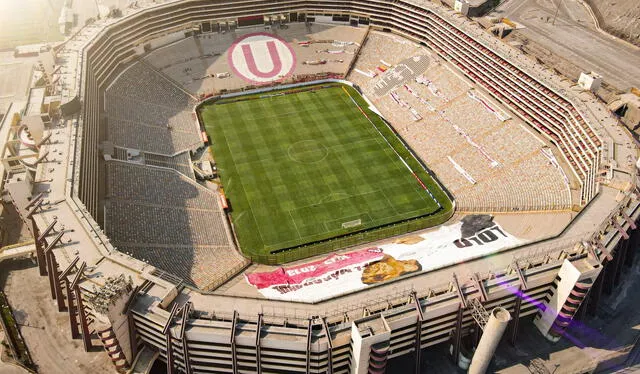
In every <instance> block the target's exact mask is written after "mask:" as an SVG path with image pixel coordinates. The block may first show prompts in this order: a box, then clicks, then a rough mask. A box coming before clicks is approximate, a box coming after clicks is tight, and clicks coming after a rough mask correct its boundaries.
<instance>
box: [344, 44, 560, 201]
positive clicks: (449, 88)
mask: <svg viewBox="0 0 640 374" xmlns="http://www.w3.org/2000/svg"><path fill="white" fill-rule="evenodd" d="M395 38H397V37H396V36H392V35H388V34H385V33H380V32H372V33H370V35H369V38H368V39H367V42H366V43H365V45H364V46H363V48H362V50H361V54H360V56H359V59H358V61H357V63H356V68H358V67H360V68H361V69H363V70H364V69H366V68H367V67H368V66H375V64H377V63H379V56H380V55H379V54H378V53H377V51H378V50H379V49H380V48H381V46H383V45H387V44H390V43H389V39H395ZM411 44H412V45H407V43H404V44H399V45H396V46H395V49H394V53H395V54H394V55H393V56H394V58H395V59H396V61H398V64H400V65H402V66H403V69H404V65H405V63H404V62H405V61H411V60H412V57H413V53H418V55H421V54H424V52H423V48H422V47H420V46H419V45H417V44H413V43H411ZM389 63H391V62H389ZM413 73H414V74H402V77H403V79H404V80H403V81H398V82H396V85H395V86H390V85H385V86H386V87H387V88H388V89H387V90H380V89H379V87H380V82H388V81H389V79H388V78H387V75H391V76H397V75H398V74H397V72H395V71H394V70H388V71H387V72H386V73H383V74H381V75H379V76H378V77H375V78H368V77H365V76H363V75H361V74H358V73H357V72H353V73H351V74H350V76H349V79H350V80H353V81H357V82H358V83H359V84H360V86H361V88H362V89H363V90H364V91H365V93H367V94H368V95H369V96H370V97H372V98H373V99H374V102H375V104H376V106H377V107H378V109H379V110H381V111H382V113H383V115H384V116H385V117H386V118H387V119H388V120H389V121H390V122H391V124H392V125H393V126H394V127H395V128H396V131H398V133H399V134H400V135H402V137H403V138H404V139H405V141H406V142H407V143H408V144H409V146H411V147H412V148H413V150H414V151H415V152H416V153H417V154H418V155H419V156H420V157H421V158H422V159H423V160H424V161H425V163H426V164H427V165H428V166H429V168H431V169H432V170H433V171H434V172H435V174H436V175H437V176H438V178H439V179H440V180H441V181H442V182H443V184H444V185H445V186H447V189H448V190H449V191H450V192H451V193H452V194H453V195H454V197H455V198H456V205H457V208H458V210H461V211H483V212H487V211H494V212H500V211H526V210H563V209H569V208H570V207H571V198H572V197H571V193H570V191H569V181H568V180H567V178H566V177H564V174H563V172H562V170H561V169H559V168H557V167H555V166H554V165H552V164H551V163H550V161H549V159H548V158H547V157H545V156H544V155H543V154H542V153H541V150H542V148H543V147H545V143H544V142H542V141H541V140H539V139H537V138H536V136H535V135H533V134H532V133H531V132H530V131H527V130H526V129H525V128H524V127H523V126H522V125H521V124H519V123H518V122H517V121H514V120H511V119H509V120H507V121H502V120H501V119H500V118H498V117H497V116H496V115H495V114H494V113H492V112H490V111H489V110H488V109H487V108H484V107H483V105H482V104H481V103H479V102H478V101H477V100H474V99H472V98H471V97H470V96H469V95H470V94H471V95H479V93H476V92H475V90H473V89H472V88H471V85H470V84H468V83H467V82H466V81H465V80H464V79H463V78H462V77H460V76H458V75H457V74H455V73H454V72H453V71H451V70H450V69H449V68H447V67H446V66H445V65H443V64H442V63H440V62H437V61H433V62H432V63H431V65H429V66H426V67H424V71H418V72H415V71H414V72H413ZM415 73H417V74H418V75H420V77H421V78H422V80H425V79H426V80H428V81H429V82H430V86H427V85H426V84H422V83H418V82H416V80H415V78H414V77H415V76H416V74H415ZM409 90H411V91H412V92H413V93H411V92H410V91H409ZM387 92H389V94H387ZM391 93H393V94H394V95H396V98H398V99H399V100H400V101H402V102H403V103H404V105H407V106H406V107H403V106H402V105H400V104H398V103H397V102H395V100H394V99H393V98H392V97H391ZM409 107H410V108H412V109H414V110H415V111H417V112H418V113H419V116H420V118H421V119H420V120H417V121H416V117H415V116H414V114H413V113H412V112H411V111H410V110H409ZM492 108H493V109H494V110H496V111H502V110H501V109H500V108H499V107H498V105H495V104H492ZM465 136H466V137H468V140H467V139H465ZM470 142H473V143H474V144H471V143H470ZM447 156H450V157H451V158H452V159H453V160H454V162H456V163H457V164H458V165H460V166H461V167H462V168H463V169H464V170H465V171H466V172H468V173H469V174H470V175H471V176H472V177H473V179H474V180H475V181H476V183H475V184H471V183H470V181H469V180H467V179H466V178H465V177H463V176H462V175H461V173H460V172H458V171H457V170H456V169H455V166H454V164H453V163H452V162H451V161H450V160H449V159H448V158H447ZM494 162H495V163H497V164H495V165H494V164H493V163H494Z"/></svg>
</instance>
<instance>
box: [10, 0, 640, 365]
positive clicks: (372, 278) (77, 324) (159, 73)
mask: <svg viewBox="0 0 640 374" xmlns="http://www.w3.org/2000/svg"><path fill="white" fill-rule="evenodd" d="M55 53H56V61H58V62H59V63H60V65H61V66H62V68H61V69H57V70H55V72H54V73H53V75H54V76H55V75H56V74H61V75H64V79H65V85H64V87H63V89H62V91H61V96H62V98H63V104H62V111H63V112H65V111H66V112H67V113H66V116H65V118H64V119H61V120H60V121H59V122H56V123H53V122H52V123H50V124H48V127H46V128H45V130H44V131H42V130H40V133H41V134H40V136H38V139H37V140H36V141H35V142H34V141H32V140H29V141H27V140H24V139H26V138H25V135H23V134H24V133H25V131H26V130H27V129H28V130H29V133H30V134H36V133H38V131H37V129H36V127H35V126H32V125H29V124H28V123H26V121H24V120H23V121H22V123H20V122H19V121H18V123H16V124H15V128H16V130H15V133H16V137H17V138H18V139H23V140H24V141H22V142H17V143H19V144H22V145H21V146H22V147H23V148H25V147H26V148H28V149H29V150H30V152H35V156H32V157H37V158H38V161H37V162H36V163H34V164H29V165H26V164H25V165H26V166H27V169H28V170H29V171H28V172H27V174H28V175H29V176H28V177H26V178H24V177H20V175H19V173H17V172H16V173H15V176H13V178H8V179H7V182H6V184H5V187H6V189H7V190H8V193H9V196H10V198H11V200H12V202H13V204H14V206H15V207H16V210H17V211H18V212H19V214H20V216H21V218H22V219H23V220H24V222H25V223H26V224H27V225H28V226H29V227H30V229H31V233H32V235H33V237H34V240H35V243H36V256H37V262H38V267H39V272H40V275H41V276H47V277H48V278H49V282H50V287H51V297H52V298H53V299H55V302H56V305H57V308H58V310H59V311H60V312H63V311H64V312H65V313H66V314H67V315H68V318H69V325H70V327H71V335H72V338H73V339H79V340H81V341H82V343H83V346H84V348H85V349H86V350H87V351H88V350H91V349H92V347H100V346H101V347H103V348H104V350H105V352H106V354H108V355H109V357H110V359H111V361H112V362H113V364H114V367H115V369H116V370H118V371H120V372H126V371H127V370H129V369H130V368H132V366H133V365H135V363H136V362H138V360H139V359H140V357H141V356H143V355H146V356H148V357H152V358H153V359H152V360H150V362H153V361H154V360H155V359H157V360H160V361H162V362H163V365H165V366H166V370H167V372H168V373H178V372H184V373H222V372H228V373H285V372H286V373H290V372H291V373H292V372H306V373H368V372H370V373H381V372H385V370H386V369H387V366H388V364H389V363H390V362H392V361H393V360H394V359H395V358H404V359H405V360H410V361H411V362H412V365H411V366H412V368H415V372H417V373H419V372H421V370H422V368H423V367H424V361H423V359H422V357H423V354H424V352H425V351H428V350H431V349H435V348H437V347H443V346H444V347H446V350H447V351H448V352H449V353H450V355H451V357H452V360H453V361H454V362H455V363H456V365H459V366H460V367H461V368H467V367H469V366H470V372H484V371H485V370H486V369H487V367H488V365H489V364H490V361H491V357H492V354H493V350H495V345H497V342H499V341H500V339H501V338H502V336H503V335H505V338H508V339H509V341H510V342H512V343H515V342H516V341H517V340H518V336H519V330H520V328H519V325H520V323H521V322H522V323H530V324H533V325H534V326H535V328H536V329H537V330H539V333H540V334H542V335H543V336H544V337H546V338H547V339H548V340H550V341H557V340H559V339H560V337H561V336H563V334H564V332H565V330H566V329H567V328H568V327H569V326H570V325H571V324H572V323H573V322H574V321H578V320H580V319H582V318H584V316H585V314H586V313H592V312H593V311H595V310H596V308H597V307H598V302H599V299H600V297H601V295H602V294H603V293H610V292H611V291H612V289H613V288H615V287H616V286H618V285H619V284H620V283H621V282H622V281H623V279H622V278H621V273H622V269H623V268H624V267H625V266H627V267H628V266H630V265H631V264H632V263H633V259H634V252H635V250H636V249H635V248H636V247H637V238H638V233H637V230H636V222H637V219H638V216H639V215H640V197H639V196H638V190H637V172H638V169H637V166H636V161H637V160H638V146H637V144H636V143H635V141H634V139H633V137H632V136H631V135H630V134H629V133H628V131H627V130H626V128H624V127H623V126H621V125H620V124H619V123H618V121H617V119H616V118H615V117H614V116H612V115H611V113H610V112H609V111H608V110H606V107H604V105H603V104H601V103H600V102H598V101H597V100H594V99H593V95H592V94H591V93H590V92H588V91H584V90H582V89H580V88H579V87H577V86H576V85H575V84H574V83H573V82H571V81H569V80H567V79H562V78H561V77H560V76H558V75H557V74H555V73H554V72H553V71H549V70H548V69H546V68H545V67H544V66H542V65H540V64H538V63H537V62H535V61H531V60H530V59H529V58H528V57H527V56H524V55H523V54H522V53H520V52H519V51H518V50H516V49H514V48H512V47H511V46H508V45H506V44H503V43H501V42H500V41H499V40H497V39H495V38H494V37H492V36H491V34H489V33H486V32H484V31H483V30H482V28H481V27H480V26H479V25H478V24H477V23H475V22H473V21H471V20H470V19H468V18H466V17H464V16H462V15H460V14H459V13H458V12H456V11H454V10H452V9H449V8H446V7H444V6H442V5H437V4H434V3H431V2H427V1H422V0H406V1H405V0H402V1H393V2H389V1H378V0H374V1H361V0H350V1H332V0H322V1H306V0H302V1H300V0H278V1H235V0H226V1H217V2H211V1H203V0H181V1H165V2H163V3H160V2H158V3H156V2H154V3H153V4H148V5H145V6H140V7H134V8H129V9H127V11H126V12H125V14H124V15H123V16H122V17H118V18H106V19H103V20H100V21H97V22H96V23H94V24H91V25H89V26H87V27H84V28H82V29H81V30H80V31H79V32H78V33H76V34H74V35H73V36H72V37H71V38H69V39H68V40H67V41H65V42H64V43H63V44H62V45H61V46H59V47H58V48H57V49H56V51H55ZM73 108H75V109H73ZM29 136H31V135H29ZM18 147H20V145H19V146H18ZM43 160H44V161H43ZM41 161H43V162H41ZM16 171H17V169H16ZM10 174H11V173H10ZM25 186H27V187H25ZM505 330H506V331H505ZM483 342H484V343H483ZM494 343H495V344H494ZM487 347H489V348H487ZM491 347H493V348H491ZM413 363H415V364H413ZM390 365H391V364H390Z"/></svg>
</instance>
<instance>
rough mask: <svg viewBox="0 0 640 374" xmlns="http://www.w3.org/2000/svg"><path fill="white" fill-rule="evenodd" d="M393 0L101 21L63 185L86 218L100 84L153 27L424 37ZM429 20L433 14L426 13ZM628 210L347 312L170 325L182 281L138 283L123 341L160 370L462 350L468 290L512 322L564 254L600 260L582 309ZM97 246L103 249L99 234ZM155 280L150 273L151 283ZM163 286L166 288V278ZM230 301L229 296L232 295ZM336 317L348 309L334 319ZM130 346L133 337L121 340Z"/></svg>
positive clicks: (286, 365) (93, 201) (232, 316)
mask: <svg viewBox="0 0 640 374" xmlns="http://www.w3.org/2000/svg"><path fill="white" fill-rule="evenodd" d="M404 4H407V3H405V2H395V3H388V2H384V1H364V0H362V1H348V2H337V1H336V2H334V1H330V0H327V1H322V2H319V1H315V2H312V1H283V2H277V3H276V2H264V1H245V2H240V1H238V2H230V3H221V2H217V3H211V2H208V1H207V2H205V1H183V2H174V3H168V4H165V5H161V6H158V7H156V8H153V9H151V10H144V11H141V12H139V13H137V14H135V15H132V16H128V17H125V18H124V19H122V20H120V21H119V22H117V23H116V24H114V25H111V26H108V27H107V28H105V29H104V30H103V31H102V32H101V33H100V34H99V36H98V37H96V38H95V39H94V40H93V41H92V42H91V44H90V45H89V46H88V47H87V48H86V49H85V51H84V61H83V64H84V65H83V72H82V74H83V76H82V87H81V93H82V97H83V101H84V108H83V114H82V116H81V121H80V127H79V130H78V134H79V135H82V136H81V139H80V137H78V138H77V139H76V154H77V155H79V156H80V158H79V161H80V162H76V163H74V179H73V181H74V184H76V185H77V187H78V188H77V189H74V188H72V189H71V190H70V191H71V193H72V194H73V195H74V196H76V197H78V198H79V199H80V200H81V201H82V203H83V204H84V205H85V207H86V211H88V212H89V213H90V214H91V215H93V216H94V217H95V216H96V215H97V213H98V204H99V200H100V196H99V190H100V189H99V186H98V183H99V182H98V181H99V158H100V157H99V154H98V145H99V141H100V136H99V135H100V132H99V127H100V125H101V124H100V116H101V110H102V109H101V104H100V103H101V98H102V96H101V95H102V93H101V90H103V89H104V87H106V86H107V85H108V84H109V83H110V82H111V81H112V80H113V78H114V77H115V76H117V72H118V71H119V70H120V69H122V68H123V67H124V66H125V64H126V63H128V62H130V61H132V60H133V59H134V58H135V53H134V51H133V49H132V48H133V46H135V45H139V44H140V43H143V42H144V41H145V40H149V39H153V38H155V37H158V36H160V35H162V34H164V33H169V32H175V31H176V30H180V29H186V28H188V27H191V26H193V25H194V24H197V22H200V21H203V20H211V19H216V18H229V17H233V16H237V15H240V14H241V15H257V14H264V13H283V12H299V13H305V12H311V11H327V12H331V11H333V12H336V13H343V14H344V13H350V14H360V15H366V16H368V17H370V18H371V21H372V23H371V25H372V27H376V28H389V29H391V30H393V31H394V32H397V33H398V34H401V35H403V36H406V37H409V38H412V39H414V40H417V41H423V40H420V39H417V38H416V36H415V35H417V34H414V33H415V31H417V30H416V25H417V24H419V23H420V22H419V20H420V19H421V17H422V16H420V15H419V14H418V13H414V14H412V15H407V14H410V13H411V12H413V11H412V10H411V9H410V8H408V7H406V6H405V5H404ZM426 10H427V11H429V12H432V11H431V10H429V9H426ZM432 13H433V12H432ZM433 14H435V13H433ZM435 17H439V18H442V17H440V16H439V15H437V14H435ZM405 18H406V19H405ZM408 20H412V22H409V21H408ZM445 22H446V20H445ZM406 30H409V31H406ZM559 96H560V95H559ZM595 156H596V159H594V160H593V162H594V164H593V165H594V167H596V166H597V163H598V161H599V160H598V159H597V157H599V155H595ZM96 176H98V177H96ZM586 183H591V185H590V186H588V187H587V188H586V189H585V195H584V197H585V201H589V200H590V199H591V198H592V197H593V196H594V195H595V193H596V192H595V191H597V187H598V186H597V183H596V182H595V179H594V178H592V179H590V180H587V182H586ZM638 207H639V203H638V201H637V197H636V196H635V195H633V194H630V196H629V197H627V198H625V199H623V201H622V202H621V203H620V205H619V206H618V207H616V208H615V209H614V210H613V211H612V214H611V215H610V217H609V218H608V219H607V220H606V222H604V224H603V225H602V226H601V227H599V228H598V229H597V230H595V231H594V233H593V236H592V237H591V238H585V241H584V242H585V243H588V244H584V243H572V244H571V245H568V246H562V247H561V248H552V249H551V250H548V251H544V252H542V253H539V256H535V257H532V258H528V259H527V260H526V264H524V263H523V264H518V263H516V264H514V265H512V266H510V267H509V268H508V269H490V272H489V273H488V274H486V275H485V276H483V277H482V278H481V279H479V282H477V283H472V282H467V281H463V282H461V283H460V284H459V287H456V286H455V285H456V284H458V283H457V281H456V282H449V283H447V284H443V285H434V286H433V287H430V288H429V289H416V290H414V291H413V292H407V293H402V294H400V295H387V296H386V297H385V301H384V302H377V301H372V303H371V304H370V305H367V306H354V307H353V308H352V309H351V310H350V311H349V313H346V312H345V313H326V314H323V315H320V313H322V312H317V313H309V314H308V318H299V317H298V318H295V317H287V316H286V313H285V314H283V315H280V314H277V315H273V316H267V315H243V314H242V311H240V312H237V311H234V312H233V313H230V312H229V311H228V310H227V311H219V312H215V314H206V313H204V312H202V311H194V312H193V313H191V314H188V315H187V316H186V317H185V318H183V323H180V322H179V321H177V319H176V318H175V315H173V314H171V313H169V312H168V310H167V309H168V306H169V305H172V303H174V302H176V301H177V299H176V296H177V295H178V294H179V293H180V291H181V287H180V286H179V285H176V286H174V287H170V289H169V290H168V291H167V292H166V293H165V294H164V295H165V296H164V297H163V298H162V299H161V300H160V301H159V302H157V303H153V304H151V305H150V304H148V303H147V302H145V299H147V298H149V297H150V296H148V294H149V290H150V289H152V288H153V287H155V286H154V285H153V284H147V285H146V286H145V287H141V288H140V289H138V292H137V295H138V296H137V297H136V299H135V300H134V301H133V302H132V304H131V307H130V318H131V323H132V326H133V331H134V332H135V334H134V335H135V338H134V340H135V341H136V342H137V343H138V344H144V345H147V346H148V347H151V348H152V349H155V350H158V351H159V352H160V356H161V357H162V359H163V360H165V361H168V362H169V363H170V365H169V369H170V370H169V371H170V372H174V371H175V370H178V371H184V372H262V371H264V372H267V371H286V370H289V371H298V372H318V373H320V372H322V373H324V372H335V373H340V372H349V371H350V370H351V368H353V367H355V362H356V361H357V362H363V361H362V360H361V359H362V357H354V356H353V352H360V355H361V356H362V355H370V356H371V357H370V358H371V361H369V362H370V363H372V362H373V363H374V364H375V365H374V366H373V369H380V368H384V364H385V362H386V360H387V359H389V358H393V357H398V356H402V355H408V354H413V356H414V357H415V358H416V362H417V365H416V367H417V368H418V367H419V364H420V353H419V352H421V349H424V348H427V347H430V346H433V345H436V344H441V343H445V342H450V343H451V344H452V346H453V352H454V355H455V356H458V355H459V354H461V353H462V354H465V352H464V347H463V345H462V344H461V341H462V337H463V336H465V335H467V334H468V333H469V332H470V330H471V329H472V328H473V326H474V321H473V319H472V317H471V310H470V308H468V305H467V302H466V300H467V298H470V297H480V298H481V299H482V300H483V304H484V306H485V308H487V309H490V308H493V307H495V306H498V305H501V306H502V307H504V308H505V309H507V310H508V311H509V312H510V313H511V314H512V315H513V316H514V321H518V320H519V319H521V318H523V317H526V316H530V315H534V314H538V313H540V310H542V309H544V308H545V305H546V304H547V302H548V299H549V298H550V297H551V295H552V293H551V289H552V288H553V287H554V285H555V283H554V280H555V278H556V275H557V273H558V271H559V269H560V267H561V266H562V263H563V262H564V261H565V260H568V261H569V262H571V263H572V264H575V265H576V266H575V267H576V268H581V269H585V268H586V269H591V270H592V269H597V268H600V267H602V268H603V270H602V271H600V272H599V275H598V276H597V278H596V279H592V278H589V277H590V276H591V274H592V273H591V272H589V271H587V272H585V277H586V278H588V279H586V278H580V277H579V279H578V280H579V281H584V282H582V284H591V285H593V287H592V288H594V289H593V291H592V292H590V293H589V298H585V299H584V300H581V306H578V308H575V309H574V310H573V312H574V314H573V315H575V313H578V312H580V313H582V312H583V311H584V310H585V309H587V308H589V309H590V308H592V307H593V305H597V300H598V297H599V293H600V292H601V290H602V288H608V287H613V285H614V284H615V282H616V280H615V279H616V278H618V276H617V274H619V271H620V270H619V269H620V265H621V262H622V260H621V259H624V258H629V257H628V256H625V254H626V253H633V251H634V250H635V245H629V243H634V244H636V243H637V241H638V237H639V236H640V234H639V233H638V231H637V230H632V229H631V226H635V224H634V223H633V222H635V221H637V218H638V215H639V214H640V210H639V209H638ZM624 217H630V219H629V220H627V219H625V218H624ZM89 224H90V225H92V226H94V227H93V229H95V230H96V232H98V231H99V229H98V228H97V227H95V223H93V222H91V221H90V222H89ZM627 232H629V233H630V234H631V238H630V239H624V237H625V236H626V235H627ZM98 236H100V235H98ZM96 245H98V246H99V247H104V246H105V244H103V243H98V242H96ZM630 251H631V252H630ZM453 271H455V269H452V272H453ZM612 274H613V275H612ZM161 283H163V282H160V281H158V284H161ZM164 284H165V286H166V282H164ZM82 287H83V293H84V292H86V293H87V294H90V293H91V290H89V288H88V287H90V286H89V285H88V284H87V285H84V284H83V285H82ZM81 297H82V296H81ZM153 297H156V298H157V296H153ZM256 302H259V301H257V300H256ZM229 303H230V304H231V305H233V302H232V301H231V300H229ZM212 307H213V306H212ZM312 307H313V306H310V308H312ZM317 307H318V309H317V310H318V311H321V310H326V309H324V308H322V305H318V306H317ZM238 313H240V314H238ZM346 315H349V316H350V317H349V318H345V316H346ZM357 315H360V317H357ZM573 315H572V316H571V317H573ZM362 317H364V318H362ZM561 322H565V321H561ZM512 323H513V322H512ZM368 324H370V325H371V326H374V327H375V328H374V330H375V331H374V332H375V333H378V334H377V336H383V339H382V340H380V341H375V342H370V343H371V344H368V347H369V348H368V349H362V346H363V345H361V346H360V348H359V349H358V350H353V349H352V347H351V343H350V340H351V338H352V334H358V335H359V336H358V337H359V340H363V339H365V338H366V337H364V336H363V334H362V331H361V329H360V327H361V326H362V327H364V326H367V325H368ZM514 326H515V327H514ZM564 327H566V326H564ZM560 330H561V329H560ZM517 331H518V329H517V323H515V325H512V330H511V333H510V335H511V339H512V340H513V341H515V340H516V339H517ZM560 333H561V331H560ZM374 335H376V334H374ZM385 342H387V343H388V347H387V346H385V345H384V344H383V345H382V346H380V343H385ZM135 346H136V344H132V349H135ZM185 347H186V348H187V349H185ZM374 356H375V357H374ZM376 365H377V366H376ZM359 367H360V366H359ZM373 371H374V372H375V371H380V370H373Z"/></svg>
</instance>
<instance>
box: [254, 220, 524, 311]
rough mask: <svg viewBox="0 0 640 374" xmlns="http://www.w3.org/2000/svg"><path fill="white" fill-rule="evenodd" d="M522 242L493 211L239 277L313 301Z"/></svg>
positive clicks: (272, 294) (277, 296) (265, 291)
mask: <svg viewBox="0 0 640 374" xmlns="http://www.w3.org/2000/svg"><path fill="white" fill-rule="evenodd" d="M524 243H525V241H524V240H521V239H518V238H516V237H515V236H513V235H511V234H509V233H508V232H506V231H505V230H504V229H503V228H502V227H500V225H498V224H497V223H495V222H493V217H491V216H489V215H470V216H466V217H464V218H463V219H462V220H461V221H459V222H457V223H455V224H452V225H448V226H442V227H441V228H439V229H438V230H435V231H431V232H428V233H425V234H421V235H415V236H409V237H404V238H401V239H398V240H396V241H394V242H393V243H389V244H384V245H381V246H379V247H373V248H366V249H362V250H357V251H353V252H347V253H340V254H332V255H329V256H328V257H325V258H324V259H321V260H317V261H310V262H307V263H304V264H301V265H296V266H291V267H280V268H278V269H276V270H274V271H271V272H263V273H250V274H245V277H246V279H247V282H249V284H251V285H253V286H254V287H256V288H257V289H258V290H259V292H260V293H261V294H262V295H264V296H265V297H266V298H268V299H273V300H288V301H298V302H318V301H321V300H325V299H330V298H332V297H336V296H339V295H344V294H348V293H351V292H354V291H358V290H361V289H364V288H366V287H370V286H371V285H375V284H378V283H382V282H388V281H391V280H393V279H395V278H398V277H401V276H404V275H408V274H412V273H417V272H427V271H431V270H435V269H438V268H442V267H444V266H449V265H453V264H456V263H461V262H464V261H468V260H470V259H472V258H476V257H482V256H486V255H489V254H492V253H496V252H499V251H501V250H504V249H507V248H512V247H515V246H519V245H522V244H524Z"/></svg>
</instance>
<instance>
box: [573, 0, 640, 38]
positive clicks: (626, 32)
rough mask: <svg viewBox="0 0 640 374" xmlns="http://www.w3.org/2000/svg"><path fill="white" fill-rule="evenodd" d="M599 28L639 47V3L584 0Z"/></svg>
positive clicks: (625, 0)
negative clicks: (598, 23) (592, 12)
mask: <svg viewBox="0 0 640 374" xmlns="http://www.w3.org/2000/svg"><path fill="white" fill-rule="evenodd" d="M586 2H587V3H588V4H590V5H591V9H593V11H594V13H595V14H596V17H598V21H599V22H600V26H601V27H602V28H603V29H604V30H606V31H607V32H609V33H610V34H612V35H615V36H617V37H620V38H622V39H625V40H627V41H629V42H631V43H633V44H635V45H637V46H640V1H638V0H586Z"/></svg>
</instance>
